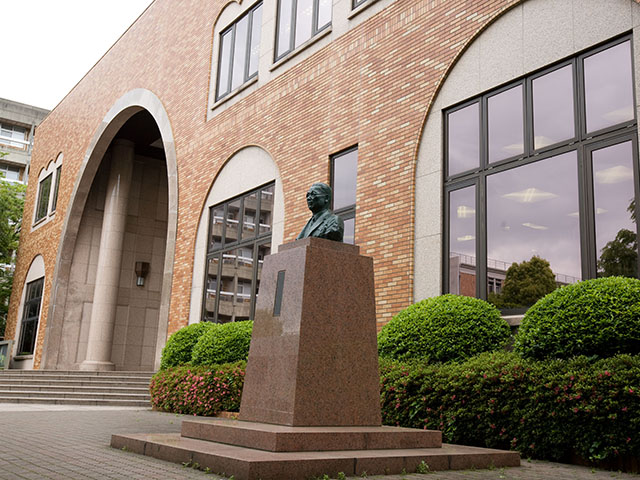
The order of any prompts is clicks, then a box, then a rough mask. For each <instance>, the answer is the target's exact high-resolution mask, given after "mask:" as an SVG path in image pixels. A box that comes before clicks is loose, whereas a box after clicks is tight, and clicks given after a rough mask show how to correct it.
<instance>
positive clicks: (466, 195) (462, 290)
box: [449, 186, 476, 297]
mask: <svg viewBox="0 0 640 480" xmlns="http://www.w3.org/2000/svg"><path fill="white" fill-rule="evenodd" d="M449 293H455V294H457V295H465V296H467V297H475V296H476V187H474V186H471V187H466V188H461V189H460V190H454V191H453V192H451V193H449Z"/></svg>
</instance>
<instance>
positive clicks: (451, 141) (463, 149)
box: [447, 103, 480, 175]
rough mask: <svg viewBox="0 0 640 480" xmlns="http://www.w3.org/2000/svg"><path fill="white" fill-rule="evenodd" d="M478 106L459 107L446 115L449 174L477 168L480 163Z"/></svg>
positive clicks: (475, 104) (476, 104)
mask: <svg viewBox="0 0 640 480" xmlns="http://www.w3.org/2000/svg"><path fill="white" fill-rule="evenodd" d="M479 110H480V106H479V104H478V103H474V104H473V105H469V106H468V107H464V108H461V109H460V110H457V111H455V112H452V113H450V114H449V115H448V116H447V120H448V135H449V138H448V139H447V147H448V152H449V175H455V174H456V173H460V172H464V171H465V170H471V169H473V168H478V166H479V165H480V113H479Z"/></svg>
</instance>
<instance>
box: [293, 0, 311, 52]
mask: <svg viewBox="0 0 640 480" xmlns="http://www.w3.org/2000/svg"><path fill="white" fill-rule="evenodd" d="M312 22H313V0H298V5H297V11H296V41H295V44H294V48H297V47H299V46H300V45H302V44H303V43H304V42H306V41H307V40H309V39H310V38H311V32H312Z"/></svg>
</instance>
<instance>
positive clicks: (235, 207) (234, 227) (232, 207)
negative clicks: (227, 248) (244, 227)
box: [224, 199, 242, 245]
mask: <svg viewBox="0 0 640 480" xmlns="http://www.w3.org/2000/svg"><path fill="white" fill-rule="evenodd" d="M241 203H242V202H241V201H240V199H238V200H234V201H233V202H231V203H229V205H228V207H227V219H226V223H227V228H226V230H225V237H224V243H225V245H227V244H229V243H232V242H235V241H237V240H238V225H239V224H240V204H241Z"/></svg>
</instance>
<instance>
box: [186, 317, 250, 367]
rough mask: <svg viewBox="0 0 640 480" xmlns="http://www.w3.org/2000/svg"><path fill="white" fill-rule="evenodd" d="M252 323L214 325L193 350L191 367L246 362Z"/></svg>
mask: <svg viewBox="0 0 640 480" xmlns="http://www.w3.org/2000/svg"><path fill="white" fill-rule="evenodd" d="M252 330H253V322H252V321H251V320H247V321H244V322H231V323H223V324H219V325H216V328H213V329H210V330H208V331H207V332H205V333H204V335H202V336H201V337H200V339H199V340H198V343H197V344H196V346H195V347H194V348H193V353H192V355H191V363H192V364H193V365H217V364H221V363H231V362H237V361H238V360H247V358H248V356H249V344H250V343H251V332H252Z"/></svg>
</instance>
